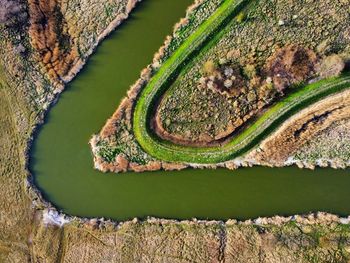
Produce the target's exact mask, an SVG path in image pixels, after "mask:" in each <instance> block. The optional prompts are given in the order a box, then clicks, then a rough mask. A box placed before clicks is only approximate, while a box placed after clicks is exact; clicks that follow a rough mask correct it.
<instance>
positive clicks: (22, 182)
mask: <svg viewBox="0 0 350 263" xmlns="http://www.w3.org/2000/svg"><path fill="white" fill-rule="evenodd" d="M2 3H6V7H11V8H6V10H5V11H6V13H4V9H2V10H0V36H1V37H0V64H1V68H0V124H1V125H0V261H1V262H74V263H75V262H102V261H104V262H344V263H347V262H349V258H350V238H349V236H350V234H349V233H350V229H349V227H348V226H349V219H348V218H341V219H340V218H338V217H336V216H331V215H324V214H319V215H318V216H313V215H310V216H309V217H307V218H301V217H293V218H289V219H286V218H279V217H278V218H275V219H259V220H256V221H254V222H253V221H247V222H241V223H237V222H235V221H229V222H226V223H224V222H199V221H195V220H194V221H184V222H176V221H170V220H160V219H149V220H146V221H143V222H140V221H137V220H133V221H129V222H124V223H120V224H119V223H116V222H111V221H106V220H104V219H80V218H72V217H69V218H68V219H69V220H68V221H69V222H68V223H66V224H64V225H63V226H61V225H57V223H55V222H52V221H49V222H47V221H45V220H44V218H43V215H44V214H45V211H46V210H45V209H50V210H54V208H52V207H50V208H48V207H49V204H48V203H47V202H45V200H44V199H43V198H42V196H41V195H40V193H39V192H38V191H37V190H36V188H35V186H34V185H33V184H32V178H31V176H30V174H29V171H28V150H29V148H28V147H29V146H30V142H31V140H32V136H33V132H34V130H35V128H36V127H37V126H38V124H40V123H41V122H42V120H43V116H44V114H45V112H46V110H47V109H48V108H49V106H50V105H51V104H52V103H53V102H54V101H55V100H56V99H58V96H57V94H58V93H60V92H61V91H62V89H63V88H64V85H65V83H66V82H67V81H69V80H70V79H71V78H72V77H73V76H74V75H75V74H76V73H77V72H78V70H79V69H80V67H81V66H82V64H83V63H84V62H85V61H86V59H87V58H88V56H89V55H90V54H91V53H92V51H93V49H94V47H95V46H96V45H97V44H98V41H99V40H101V39H102V38H103V37H104V36H105V35H106V34H107V33H108V32H110V31H111V30H112V29H113V28H114V27H115V26H116V25H118V24H119V23H120V21H121V20H122V19H124V18H126V16H127V13H128V12H129V11H130V9H131V7H132V6H133V4H134V2H133V1H115V2H104V1H69V2H66V1H62V2H58V1H39V2H38V1H29V2H25V1H18V2H17V3H18V5H19V6H18V5H16V2H11V4H9V3H10V2H9V1H3V2H2ZM68 3H69V4H68ZM204 3H205V5H206V6H205V9H199V10H201V12H200V13H198V14H201V16H200V18H197V17H193V18H192V19H190V21H193V22H190V23H189V24H188V25H189V27H188V29H186V32H187V33H186V34H190V33H191V30H192V28H191V25H197V24H199V23H200V21H202V20H203V19H205V18H206V17H207V14H208V13H209V12H211V10H213V9H215V3H219V2H216V1H210V0H209V1H204ZM339 3H340V2H339ZM343 3H347V2H346V1H345V2H344V1H343ZM13 4H14V6H12V5H13ZM12 7H13V8H12ZM8 11H10V12H8ZM39 11H40V12H39ZM96 14H98V15H96ZM190 14H192V16H193V13H190ZM14 16H15V18H14ZM53 17H54V18H55V19H53ZM95 17H98V18H99V19H92V18H95ZM28 19H31V22H32V24H30V21H29V20H28ZM56 19H57V20H56ZM197 19H198V20H197ZM43 23H44V24H43ZM191 23H193V24H191ZM44 25H45V26H44ZM181 28H186V27H185V26H180V29H181ZM344 32H346V31H344ZM44 35H45V36H48V38H47V39H46V38H44V37H43V36H44ZM183 36H185V35H183ZM43 39H44V40H43ZM172 41H174V40H172ZM169 43H170V42H169ZM171 43H172V45H176V42H171ZM170 48H171V46H168V47H167V48H165V50H161V51H162V52H165V53H166V51H167V50H171V49H170ZM156 62H157V61H155V66H157V63H156ZM158 63H159V64H161V63H162V62H161V61H160V62H158ZM146 76H147V74H146ZM146 78H147V77H146ZM139 84H140V83H139ZM140 85H141V86H142V84H140ZM130 96H131V95H130ZM123 106H124V108H123V109H124V110H123V111H120V112H122V113H121V117H122V119H117V120H115V121H111V123H112V124H113V125H114V124H117V126H118V125H119V124H120V123H122V124H123V125H121V126H120V127H122V128H121V129H122V131H123V132H128V133H127V134H126V135H127V136H125V140H126V142H125V143H126V144H127V145H125V147H129V148H128V150H129V151H130V153H129V154H126V153H125V151H126V148H121V152H122V153H123V155H122V156H121V157H120V158H122V157H123V158H124V166H123V169H124V170H126V169H129V159H127V158H131V156H134V158H135V159H134V160H133V162H135V163H136V164H135V167H136V168H138V169H142V167H146V169H151V168H152V164H153V165H154V166H153V168H154V167H156V168H158V169H159V165H158V166H157V165H156V162H155V161H154V160H153V159H152V158H151V157H148V156H147V154H145V153H143V152H142V149H141V148H140V147H139V146H138V144H137V142H136V141H135V139H134V137H133V135H132V132H131V130H130V126H129V121H130V119H128V118H130V117H128V116H130V112H128V110H129V107H131V106H130V104H128V103H126V102H125V103H124V105H123ZM118 116H119V115H118ZM118 127H119V126H118ZM339 127H341V126H339ZM107 128H108V127H107ZM114 131H115V129H114V127H113V126H112V128H111V130H108V129H105V132H106V134H107V135H109V136H110V135H111V133H112V132H114ZM327 131H328V130H327ZM338 132H340V133H341V130H340V131H338ZM116 136H117V139H119V138H120V137H118V136H119V134H117V135H116ZM123 138H124V137H123ZM120 141H121V140H120ZM129 142H131V143H129ZM108 147H110V144H107V145H106V146H105V148H106V151H107V150H111V151H112V155H113V154H114V155H115V154H116V153H117V152H113V151H114V150H113V149H112V148H108ZM133 147H134V148H137V147H138V148H137V151H139V152H133V151H134V148H133ZM139 154H143V155H142V158H141V157H140V155H139ZM108 158H111V157H110V156H109V157H106V160H108ZM125 160H126V166H125ZM152 161H153V163H152ZM138 164H146V165H149V166H148V167H147V166H140V165H138ZM167 165H168V166H167ZM162 167H163V168H165V167H169V169H171V168H174V167H177V168H183V166H181V165H172V166H170V165H169V164H162Z"/></svg>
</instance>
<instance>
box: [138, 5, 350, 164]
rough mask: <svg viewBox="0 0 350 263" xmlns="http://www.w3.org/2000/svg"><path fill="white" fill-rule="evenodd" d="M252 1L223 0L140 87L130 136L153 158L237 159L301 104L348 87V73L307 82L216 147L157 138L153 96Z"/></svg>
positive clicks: (181, 159)
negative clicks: (152, 122) (153, 126)
mask: <svg viewBox="0 0 350 263" xmlns="http://www.w3.org/2000/svg"><path fill="white" fill-rule="evenodd" d="M249 3H250V1H244V0H243V1H242V0H241V1H235V0H226V1H225V2H224V3H223V4H222V5H221V6H220V7H219V8H218V10H217V11H216V12H215V13H214V14H213V15H212V16H211V17H210V18H209V19H207V20H206V21H205V22H204V23H203V24H202V25H200V26H199V28H198V29H197V30H196V31H195V32H194V33H193V34H192V35H191V36H190V37H189V38H188V39H187V40H186V41H185V42H184V43H183V44H182V45H181V46H180V47H179V48H178V49H177V50H176V51H175V52H174V53H173V55H172V56H171V57H170V58H169V59H168V60H166V61H165V62H164V64H163V65H162V66H161V68H160V69H159V71H158V72H156V73H155V75H154V76H153V77H152V79H151V80H150V82H149V83H148V85H147V86H146V87H145V88H144V89H143V90H142V92H141V94H140V96H139V98H138V100H137V103H136V106H135V111H134V116H133V121H134V134H135V137H136V139H137V141H138V143H139V144H140V145H141V147H142V148H143V149H144V150H145V151H146V152H147V153H148V154H150V155H151V156H152V157H154V158H157V159H159V160H163V161H169V162H185V163H201V164H211V163H219V162H224V161H227V160H230V159H232V158H235V157H237V156H239V155H241V154H243V153H245V152H246V151H248V150H249V149H251V148H253V147H254V146H256V145H257V144H258V143H259V142H260V141H261V140H262V139H263V138H265V137H266V136H267V135H269V134H270V133H271V132H272V131H274V130H275V129H276V128H277V127H278V126H279V125H280V124H281V123H283V121H285V120H286V119H287V118H288V117H290V116H291V115H293V114H294V113H296V112H297V111H299V110H300V109H302V108H305V107H306V106H308V105H310V104H311V103H313V102H315V101H318V100H319V99H321V98H324V97H326V96H327V95H329V94H332V93H335V92H338V91H341V90H343V89H345V88H347V87H349V86H350V84H349V83H350V77H349V75H343V76H341V77H339V78H333V79H328V80H323V81H320V82H318V83H314V84H311V85H307V86H305V87H303V88H300V89H299V90H298V91H296V92H294V93H293V94H291V95H289V96H288V97H286V98H285V99H284V100H282V101H280V102H279V103H277V104H275V105H274V106H273V107H271V108H270V109H269V110H268V111H266V112H265V113H264V114H263V115H262V116H261V117H260V118H259V119H258V120H257V121H255V122H254V123H253V124H252V125H251V126H249V128H247V129H245V130H244V131H243V132H242V133H240V134H239V135H238V136H236V137H235V138H233V139H232V140H231V141H230V142H229V143H227V144H225V145H223V146H215V147H203V148H199V147H190V146H183V145H176V144H174V143H172V142H169V141H165V140H162V139H161V138H159V137H157V136H156V135H155V134H154V133H152V131H151V130H150V127H149V120H150V118H151V114H152V113H153V108H154V105H155V104H156V101H157V99H158V98H159V97H160V96H161V95H162V94H163V93H164V92H165V91H166V89H167V88H168V87H169V84H171V83H172V82H173V80H174V79H175V78H176V77H177V76H178V75H179V74H180V72H181V70H182V69H183V68H184V67H185V66H186V65H188V63H189V61H191V59H192V58H193V57H194V56H196V55H198V54H199V53H200V52H201V50H203V49H205V48H207V47H208V45H212V44H213V41H212V40H213V39H215V37H216V36H217V35H218V34H220V31H221V30H220V29H221V28H222V27H223V26H225V25H226V24H227V23H229V22H230V21H231V20H232V19H233V18H234V17H235V16H237V15H238V14H239V13H240V12H241V11H242V9H243V8H244V7H245V6H246V5H247V4H249Z"/></svg>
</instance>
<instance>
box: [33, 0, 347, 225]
mask: <svg viewBox="0 0 350 263" xmlns="http://www.w3.org/2000/svg"><path fill="white" fill-rule="evenodd" d="M191 2H192V0H176V1H174V0H145V1H144V2H142V3H141V4H140V5H139V7H138V8H137V9H136V11H135V12H134V13H133V14H132V15H131V18H130V19H129V20H128V21H127V22H125V23H124V24H123V25H122V26H121V27H120V28H119V29H118V30H117V31H116V32H114V33H113V34H112V35H111V36H110V37H109V38H108V39H106V40H105V41H103V43H102V44H101V45H100V46H99V48H98V49H97V51H96V53H95V54H94V55H92V57H91V59H90V60H89V62H88V63H87V65H86V66H85V68H84V69H83V70H82V72H81V73H80V74H79V75H78V77H77V78H76V79H75V80H74V81H73V82H72V83H71V84H69V85H68V87H67V89H66V91H65V92H63V94H62V95H61V97H60V99H59V102H58V103H57V105H55V106H54V107H53V108H52V109H51V110H50V112H49V114H48V116H47V118H46V123H45V124H44V125H43V126H42V128H41V129H40V131H39V133H38V136H37V138H36V139H35V141H34V145H33V148H32V152H31V160H30V166H31V167H30V168H31V171H32V172H33V174H34V177H35V183H36V185H37V186H38V187H39V189H40V190H41V191H42V192H43V194H44V196H45V198H46V199H47V200H49V201H51V202H52V203H53V204H54V205H56V206H57V207H58V208H59V209H61V210H62V211H63V212H65V213H68V214H72V215H77V216H84V217H105V218H112V219H115V220H126V219H130V218H134V217H139V218H145V217H147V216H156V217H162V218H174V219H190V218H193V217H196V218H201V219H228V218H237V219H246V218H252V217H258V216H272V215H276V214H279V215H291V214H296V213H307V212H310V211H327V212H332V213H337V214H340V215H347V214H350V174H349V170H332V169H317V170H316V171H310V170H300V169H297V168H295V167H289V168H283V169H271V168H263V167H255V168H244V169H239V170H237V171H229V170H226V169H218V170H190V169H188V170H184V171H180V172H164V171H160V172H152V173H142V174H136V173H125V174H118V175H117V174H103V173H100V172H98V171H95V170H94V169H93V168H92V167H93V162H92V155H91V152H90V147H89V145H88V141H89V139H90V138H91V135H92V134H93V133H97V132H98V131H99V130H100V129H101V127H102V126H103V125H104V123H105V121H106V120H107V118H108V117H110V116H111V115H112V113H113V112H114V110H115V109H116V107H117V106H118V104H119V102H120V100H121V99H122V98H123V97H124V96H125V94H126V91H127V90H128V88H129V86H130V85H131V84H133V82H135V80H136V79H137V78H138V76H139V72H140V70H141V69H142V68H143V67H144V66H145V65H147V64H148V63H149V62H150V61H151V59H152V57H153V54H154V52H155V51H156V50H157V49H158V48H159V46H160V45H161V44H162V43H163V40H164V38H165V36H166V35H167V34H170V33H171V31H172V26H173V25H174V23H175V22H177V21H178V20H179V18H180V17H182V16H184V12H185V9H186V7H187V6H188V5H189V4H190V3H191Z"/></svg>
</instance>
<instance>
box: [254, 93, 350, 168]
mask: <svg viewBox="0 0 350 263" xmlns="http://www.w3.org/2000/svg"><path fill="white" fill-rule="evenodd" d="M346 118H350V91H349V90H346V91H344V92H341V93H340V94H336V95H333V96H331V97H329V98H326V99H324V100H322V101H320V102H318V103H316V104H314V105H312V106H310V107H309V108H307V109H305V110H303V111H301V112H300V113H299V114H297V115H295V116H293V117H291V118H290V119H288V120H287V121H286V122H285V123H284V124H283V125H282V126H281V127H280V128H279V129H278V130H277V131H276V132H275V133H273V134H272V135H271V136H269V137H268V138H267V139H265V140H264V141H263V142H262V143H261V145H260V147H259V148H260V150H261V151H253V152H252V153H250V154H249V155H248V158H253V159H255V160H257V161H258V162H261V163H263V164H264V163H266V164H269V165H278V166H282V165H284V162H285V161H286V160H287V159H288V157H290V156H291V155H292V154H293V153H294V152H295V151H296V150H297V149H299V148H300V147H301V146H302V145H304V144H305V143H306V142H307V141H308V140H310V139H311V138H312V137H313V136H314V135H316V134H317V133H318V132H319V131H322V130H324V129H326V128H327V127H329V126H330V125H332V124H333V123H334V122H336V121H339V120H341V119H346Z"/></svg>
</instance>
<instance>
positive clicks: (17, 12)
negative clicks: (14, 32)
mask: <svg viewBox="0 0 350 263" xmlns="http://www.w3.org/2000/svg"><path fill="white" fill-rule="evenodd" d="M26 17H27V14H26V12H25V9H24V7H23V5H21V3H19V2H18V1H16V0H0V24H5V25H13V24H16V23H17V22H21V21H23V20H24V19H25V18H26Z"/></svg>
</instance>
